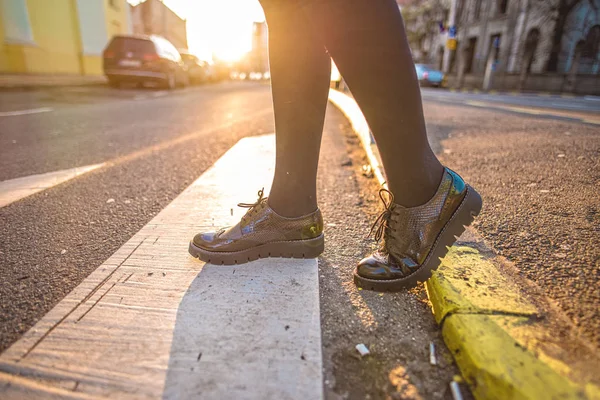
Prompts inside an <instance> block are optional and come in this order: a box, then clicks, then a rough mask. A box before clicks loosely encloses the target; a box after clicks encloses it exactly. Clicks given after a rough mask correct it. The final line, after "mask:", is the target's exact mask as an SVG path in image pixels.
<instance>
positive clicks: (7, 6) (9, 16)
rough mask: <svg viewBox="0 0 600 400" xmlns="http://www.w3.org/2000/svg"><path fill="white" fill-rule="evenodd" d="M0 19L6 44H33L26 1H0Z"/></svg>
mask: <svg viewBox="0 0 600 400" xmlns="http://www.w3.org/2000/svg"><path fill="white" fill-rule="evenodd" d="M0 11H1V12H0V18H2V22H3V24H4V40H5V42H8V43H33V31H32V30H31V23H30V21H29V12H28V10H27V2H26V0H3V1H0Z"/></svg>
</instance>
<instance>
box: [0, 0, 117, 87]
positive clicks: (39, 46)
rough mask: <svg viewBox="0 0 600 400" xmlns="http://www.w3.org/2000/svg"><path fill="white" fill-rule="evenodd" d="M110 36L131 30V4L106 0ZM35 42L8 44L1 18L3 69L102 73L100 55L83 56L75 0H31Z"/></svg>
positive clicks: (0, 64) (29, 8)
mask: <svg viewBox="0 0 600 400" xmlns="http://www.w3.org/2000/svg"><path fill="white" fill-rule="evenodd" d="M103 3H104V7H105V10H106V26H107V32H108V36H109V39H110V37H112V36H113V35H114V34H117V33H125V32H126V31H127V14H126V13H127V12H128V8H127V4H126V3H125V0H118V1H116V3H117V5H118V7H117V8H113V7H112V6H110V5H109V1H108V0H103ZM27 8H28V12H29V20H30V24H31V29H32V32H33V39H34V42H35V44H7V43H5V41H4V27H3V26H2V25H3V22H2V19H1V18H0V73H17V74H19V73H27V74H77V75H80V74H84V75H101V74H102V59H101V57H100V56H82V54H81V53H82V51H81V48H82V46H81V38H80V33H79V25H78V19H77V4H76V1H75V0H52V1H49V0H27Z"/></svg>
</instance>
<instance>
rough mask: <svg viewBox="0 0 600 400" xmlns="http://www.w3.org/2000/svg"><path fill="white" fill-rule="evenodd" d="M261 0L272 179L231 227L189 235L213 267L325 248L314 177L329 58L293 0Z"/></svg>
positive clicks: (195, 253)
mask: <svg viewBox="0 0 600 400" xmlns="http://www.w3.org/2000/svg"><path fill="white" fill-rule="evenodd" d="M261 3H262V5H263V9H264V10H265V15H266V17H267V22H268V26H269V60H270V64H271V86H272V91H273V108H274V110H275V131H276V134H275V136H276V139H277V145H276V164H275V177H274V180H273V186H272V188H271V193H270V194H269V198H268V199H265V198H264V197H263V193H262V190H261V191H260V192H259V198H258V200H257V201H256V202H255V203H252V204H240V206H242V207H247V208H249V210H248V212H247V213H246V214H245V215H244V217H242V219H241V220H240V221H239V222H238V223H237V224H236V225H234V226H232V227H229V228H227V229H221V230H218V231H216V232H202V233H199V234H197V235H196V236H194V238H193V239H192V241H191V243H190V247H189V252H190V253H191V254H192V255H193V256H194V257H198V258H200V259H201V260H203V261H206V262H210V263H213V264H239V263H244V262H247V261H251V260H256V259H257V258H264V257H271V256H273V257H294V258H314V257H317V256H319V254H321V253H322V252H323V246H324V238H323V217H322V215H321V211H320V210H319V209H318V208H317V196H316V179H317V164H318V161H319V149H320V145H321V135H322V133H323V121H324V119H325V109H326V106H327V96H328V93H329V79H330V73H331V72H330V70H331V61H330V58H329V56H328V55H327V53H326V51H325V47H324V45H323V43H322V42H321V41H319V40H318V39H317V37H316V36H315V35H313V34H312V33H311V32H310V29H309V25H310V24H309V23H308V22H307V21H306V20H305V19H304V17H303V15H302V12H300V10H299V8H298V7H297V6H294V5H293V3H292V2H291V1H289V0H261Z"/></svg>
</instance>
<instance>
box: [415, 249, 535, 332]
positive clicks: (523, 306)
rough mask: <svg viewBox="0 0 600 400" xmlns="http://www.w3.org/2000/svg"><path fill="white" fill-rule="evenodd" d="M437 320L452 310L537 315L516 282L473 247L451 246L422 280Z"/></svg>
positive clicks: (473, 312)
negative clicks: (440, 260) (434, 269)
mask: <svg viewBox="0 0 600 400" xmlns="http://www.w3.org/2000/svg"><path fill="white" fill-rule="evenodd" d="M426 287H427V293H428V295H429V300H430V301H431V304H432V307H433V314H434V316H435V319H436V321H437V323H441V322H442V321H443V320H444V318H446V317H447V316H448V315H451V314H455V313H463V314H466V313H471V314H490V313H502V314H510V315H521V316H535V315H537V313H538V312H537V309H536V307H535V306H534V305H533V304H531V303H530V302H529V301H528V300H526V299H525V298H523V296H521V295H520V294H519V291H518V288H517V287H516V285H515V284H514V283H513V282H512V281H510V280H508V279H507V278H506V277H505V276H504V275H502V274H501V273H500V271H498V269H497V268H496V267H495V266H494V264H493V263H492V262H491V261H490V260H489V259H488V258H487V257H486V256H484V255H482V254H481V253H480V251H479V250H478V249H477V248H475V247H474V246H468V245H460V243H459V244H457V245H454V246H452V247H451V248H450V250H449V251H448V254H447V255H446V257H444V259H443V260H442V265H441V266H440V268H439V269H438V271H435V272H434V273H433V276H432V278H431V279H429V280H428V281H427V283H426Z"/></svg>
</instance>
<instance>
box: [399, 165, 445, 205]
mask: <svg viewBox="0 0 600 400" xmlns="http://www.w3.org/2000/svg"><path fill="white" fill-rule="evenodd" d="M443 176H444V167H443V166H441V165H440V168H439V171H438V170H437V168H436V170H435V171H431V173H428V174H424V175H423V176H420V177H412V178H411V177H406V176H404V177H402V179H396V180H395V181H394V182H388V186H389V189H390V191H391V192H392V193H393V194H394V202H395V203H396V204H400V205H401V206H403V207H407V208H410V207H418V206H420V205H423V204H425V203H427V202H428V201H429V200H431V199H432V198H433V196H435V194H436V193H437V190H438V188H439V187H440V183H441V181H442V177H443Z"/></svg>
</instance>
